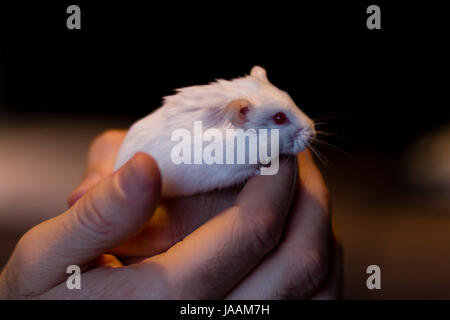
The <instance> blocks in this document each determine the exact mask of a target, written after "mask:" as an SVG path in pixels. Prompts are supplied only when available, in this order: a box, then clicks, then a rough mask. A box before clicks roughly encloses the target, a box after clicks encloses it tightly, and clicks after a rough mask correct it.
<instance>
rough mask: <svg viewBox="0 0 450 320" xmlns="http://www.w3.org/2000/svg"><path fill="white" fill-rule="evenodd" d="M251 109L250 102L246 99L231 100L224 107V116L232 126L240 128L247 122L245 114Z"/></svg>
mask: <svg viewBox="0 0 450 320" xmlns="http://www.w3.org/2000/svg"><path fill="white" fill-rule="evenodd" d="M251 108H252V106H251V104H250V102H249V101H248V100H246V99H238V100H233V101H231V102H229V103H228V104H227V105H226V107H225V109H224V113H225V115H224V116H225V118H227V119H228V120H230V122H231V123H232V124H233V125H234V126H236V127H240V126H242V125H243V124H244V123H245V122H247V113H248V112H249V111H250V109H251Z"/></svg>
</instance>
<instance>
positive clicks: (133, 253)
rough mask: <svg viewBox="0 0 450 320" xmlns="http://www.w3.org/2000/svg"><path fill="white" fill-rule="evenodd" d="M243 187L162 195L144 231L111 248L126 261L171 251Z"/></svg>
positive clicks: (139, 259)
mask: <svg viewBox="0 0 450 320" xmlns="http://www.w3.org/2000/svg"><path fill="white" fill-rule="evenodd" d="M241 189H242V187H239V188H229V189H225V190H214V191H212V192H208V193H204V194H197V195H193V196H189V197H179V198H167V199H164V198H163V199H161V201H160V204H159V205H158V208H157V209H156V211H155V213H154V215H153V216H152V218H151V219H150V220H149V223H148V224H147V226H146V227H145V228H144V229H143V230H142V232H140V233H138V234H137V235H135V236H133V237H132V238H130V239H129V240H127V241H126V242H125V243H124V244H122V245H120V246H119V247H117V248H114V249H113V250H111V253H112V254H114V255H116V256H120V258H121V261H123V262H124V263H125V264H130V263H136V262H138V261H141V260H143V259H146V258H148V257H151V256H154V255H157V254H160V253H162V252H165V251H167V250H168V249H169V248H170V247H172V246H173V245H174V244H175V243H177V242H178V241H180V240H182V239H183V238H185V237H186V236H187V235H188V234H190V233H191V232H192V231H194V230H195V229H197V228H198V227H199V226H201V225H202V224H204V223H205V222H206V221H208V220H209V219H211V218H212V217H213V216H215V215H217V214H219V213H220V212H222V211H223V210H225V209H226V208H229V207H231V206H232V205H233V203H234V201H235V200H236V197H237V195H238V194H239V191H240V190H241Z"/></svg>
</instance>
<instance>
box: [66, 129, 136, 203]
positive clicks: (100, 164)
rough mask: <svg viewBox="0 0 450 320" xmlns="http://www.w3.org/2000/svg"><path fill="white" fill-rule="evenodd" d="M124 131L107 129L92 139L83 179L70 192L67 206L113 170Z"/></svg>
mask: <svg viewBox="0 0 450 320" xmlns="http://www.w3.org/2000/svg"><path fill="white" fill-rule="evenodd" d="M126 133H127V131H126V130H109V131H106V132H105V133H102V134H101V135H100V136H98V137H97V138H96V139H95V140H94V142H93V143H92V144H91V146H90V148H89V151H88V157H87V166H86V170H85V173H84V177H83V181H82V182H81V183H80V184H79V185H78V186H77V187H76V188H75V190H73V191H72V193H71V194H70V196H69V199H68V201H67V202H68V204H69V207H71V206H72V205H73V204H74V203H75V202H76V201H77V200H78V199H80V198H81V197H82V196H83V195H84V194H85V193H86V192H87V191H88V190H89V189H90V188H91V187H92V186H94V185H95V184H96V183H98V182H99V181H100V180H101V179H103V178H104V177H106V176H108V175H110V174H111V173H112V172H113V170H114V164H115V161H116V155H117V153H118V151H119V148H120V145H121V144H122V141H123V139H124V138H125V135H126Z"/></svg>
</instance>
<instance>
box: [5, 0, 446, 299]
mask: <svg viewBox="0 0 450 320" xmlns="http://www.w3.org/2000/svg"><path fill="white" fill-rule="evenodd" d="M440 3H442V2H437V1H436V2H425V1H421V2H411V1H395V2H394V1H389V2H388V1H359V2H357V1H326V2H325V1H309V2H306V1H295V2H294V1H289V2H284V1H276V2H268V3H264V2H261V1H259V2H250V1H245V2H243V1H240V2H232V1H226V2H211V1H210V2H205V3H187V4H186V3H185V4H180V3H178V2H165V3H164V4H161V3H157V4H153V3H150V2H149V1H146V2H144V1H95V2H94V1H89V2H88V1H73V2H72V1H70V2H69V1H54V2H49V1H45V2H44V1H14V2H10V3H5V1H3V2H2V3H1V4H0V267H1V266H2V265H3V264H4V263H5V262H6V261H7V258H8V256H9V254H10V253H11V251H12V250H13V248H14V246H15V244H16V242H17V240H18V239H19V238H20V236H21V234H23V233H24V232H25V231H26V230H27V229H28V228H30V227H32V226H34V225H35V224H37V223H39V222H40V221H43V220H45V219H48V218H51V217H53V216H55V215H57V214H59V213H60V212H62V211H63V210H65V209H66V204H65V199H66V197H67V195H68V194H69V193H70V191H71V190H72V189H73V188H74V187H75V186H76V185H77V184H78V182H79V181H80V179H81V176H82V172H83V167H84V165H85V161H84V159H85V154H86V150H87V149H88V146H89V143H90V141H92V139H93V138H94V137H95V136H96V135H97V134H99V133H100V132H101V131H103V130H105V129H107V128H110V127H123V128H125V127H127V126H129V125H130V124H131V123H132V122H133V121H135V120H136V119H137V118H139V117H142V116H145V115H147V114H148V113H150V112H151V111H152V110H153V109H154V108H156V107H158V106H160V103H161V99H162V97H163V96H165V95H168V94H171V93H172V92H173V89H175V88H179V87H183V86H188V85H195V84H204V83H207V82H210V81H213V80H214V79H216V78H225V79H230V78H234V77H238V76H242V75H244V74H246V73H248V72H249V71H250V69H251V67H252V66H254V65H256V64H259V65H261V66H263V67H265V68H266V69H267V72H268V77H269V80H270V81H271V82H273V83H274V84H275V85H277V86H278V87H280V88H282V89H284V90H286V91H287V92H288V93H289V94H290V95H291V96H292V97H293V99H294V100H295V101H296V103H297V104H298V105H299V106H300V107H301V108H302V109H303V110H304V111H305V112H306V113H307V114H308V115H309V116H311V117H312V118H314V119H319V120H318V121H319V122H326V123H327V124H326V125H325V126H323V127H320V129H321V130H324V131H326V132H328V133H330V135H327V136H325V137H323V139H325V140H326V141H327V142H328V143H330V144H331V145H333V146H334V147H320V148H319V150H320V152H321V153H322V154H323V155H324V156H325V158H327V161H326V162H325V163H324V162H321V161H318V164H319V166H320V167H321V170H322V172H323V174H324V177H325V180H326V182H327V185H328V187H329V189H330V195H331V198H332V204H333V215H334V217H335V219H336V226H337V229H338V232H339V236H340V239H341V242H342V243H343V247H344V283H343V288H344V297H346V298H353V299H355V298H356V299H361V298H369V299H380V298H382V299H390V298H395V299H398V298H400V299H405V298H434V299H441V298H448V299H450V290H449V288H450V276H449V273H448V270H449V269H450V255H449V254H448V252H449V246H450V232H449V230H450V214H449V213H450V201H449V199H450V168H449V164H450V153H449V152H448V151H449V150H450V122H449V120H450V112H449V99H448V91H449V89H448V88H449V83H448V82H449V81H448V75H449V72H448V71H449V70H448V69H449V68H448V66H449V62H448V60H449V59H448V57H449V56H450V55H449V50H448V48H447V47H448V39H449V34H448V31H447V29H448V27H447V26H446V24H447V21H448V17H447V16H446V14H447V15H448V12H447V11H446V10H445V8H444V7H443V6H441V5H440ZM70 4H78V5H79V6H80V7H81V24H82V29H81V30H68V29H67V28H66V19H67V16H68V15H67V14H66V8H67V7H68V6H69V5H70ZM371 4H377V5H379V6H380V8H381V26H382V29H381V30H368V29H367V28H366V19H367V17H368V14H366V8H367V7H368V6H369V5H371ZM446 130H447V131H446ZM446 132H447V133H446ZM430 134H434V135H433V136H431V138H428V140H425V141H427V143H425V147H428V146H431V145H433V142H437V141H439V143H437V144H436V146H437V147H436V146H435V147H433V148H434V149H436V150H437V151H436V150H435V151H434V152H431V151H430V150H432V149H433V148H431V147H430V148H429V150H428V151H427V148H425V149H424V148H423V144H422V148H418V149H417V148H416V149H414V148H413V150H416V151H415V152H411V150H412V149H411V148H412V147H415V146H418V145H419V146H420V144H418V142H420V141H422V140H423V139H424V137H427V136H428V137H429V135H430ZM439 137H441V138H439ZM335 147H337V149H339V150H340V151H339V150H337V149H336V148H335ZM434 149H433V150H434ZM417 150H418V151H417ZM371 264H377V265H379V266H380V267H381V270H382V290H375V291H369V290H368V289H367V287H366V284H365V281H366V278H367V274H366V272H365V271H366V267H367V266H368V265H371Z"/></svg>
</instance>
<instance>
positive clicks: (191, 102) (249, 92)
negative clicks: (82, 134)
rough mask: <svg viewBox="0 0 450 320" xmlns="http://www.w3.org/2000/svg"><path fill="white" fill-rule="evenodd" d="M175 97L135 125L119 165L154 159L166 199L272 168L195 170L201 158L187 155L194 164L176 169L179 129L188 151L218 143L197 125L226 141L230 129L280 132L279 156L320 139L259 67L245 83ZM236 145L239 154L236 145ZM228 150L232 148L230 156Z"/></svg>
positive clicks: (229, 83)
mask: <svg viewBox="0 0 450 320" xmlns="http://www.w3.org/2000/svg"><path fill="white" fill-rule="evenodd" d="M176 91H177V93H176V94H174V95H171V96H167V97H165V98H164V103H163V105H162V106H161V107H160V108H158V109H156V110H155V111H154V112H152V113H150V114H149V115H147V116H146V117H144V118H142V119H140V120H139V121H137V122H136V123H134V124H133V125H132V127H131V128H130V130H129V131H128V133H127V135H126V137H125V140H124V141H123V143H122V146H121V148H120V150H119V153H118V155H117V159H116V164H115V169H118V168H119V167H120V166H122V165H123V164H124V163H125V162H126V161H128V160H129V159H130V158H131V157H132V156H133V155H134V154H135V153H136V152H145V153H148V154H150V155H151V156H153V157H154V158H155V159H156V161H157V163H158V166H159V169H160V170H161V176H162V185H163V187H162V194H163V196H165V197H172V196H183V195H192V194H197V193H203V192H206V191H210V190H213V189H216V188H225V187H229V186H232V185H236V184H239V183H242V182H243V181H245V180H246V179H248V178H249V177H251V176H253V175H255V174H258V170H259V169H260V168H261V166H262V165H263V163H267V160H264V161H266V162H264V161H263V160H260V161H258V163H256V164H255V163H250V162H246V163H245V164H228V162H226V163H227V164H220V163H218V162H216V163H212V164H208V163H206V162H201V163H199V162H197V164H193V163H194V162H195V152H197V151H193V152H192V154H188V155H187V156H188V157H189V159H191V157H192V158H194V161H192V164H187V163H181V164H176V163H175V162H176V161H175V162H174V161H173V149H174V147H175V146H177V145H178V146H179V145H180V142H179V141H178V142H177V141H173V140H174V139H173V133H174V132H175V131H176V130H177V129H183V130H184V132H186V133H190V135H191V137H192V139H187V140H183V141H182V142H181V143H182V144H183V143H184V144H188V146H187V147H189V150H195V148H196V147H200V150H203V149H205V147H207V146H208V145H212V144H214V142H217V141H216V140H217V139H212V138H211V137H209V139H210V141H208V139H205V135H204V134H203V131H202V132H200V133H199V131H198V130H197V131H196V130H194V121H201V125H202V130H207V129H211V128H214V129H216V132H217V131H219V132H218V133H219V134H220V133H222V134H223V137H226V136H227V134H226V131H227V129H243V130H248V129H254V131H255V132H256V133H255V134H256V135H259V132H260V131H259V129H267V130H271V129H278V133H279V153H280V154H295V153H297V152H300V151H301V150H303V149H305V148H306V147H307V146H308V143H309V141H310V139H311V138H312V137H314V136H315V128H314V123H313V121H312V120H311V119H310V118H308V116H307V115H305V114H304V113H303V112H302V111H301V110H300V109H299V108H298V107H297V106H296V104H295V103H294V101H293V100H292V99H291V97H290V96H289V95H288V94H287V93H286V92H284V91H282V90H280V89H278V88H277V87H275V86H274V85H272V84H271V83H270V82H269V80H268V79H267V75H266V71H265V70H264V69H263V68H262V67H259V66H255V67H253V68H252V70H251V72H250V75H248V76H245V77H241V78H236V79H233V80H217V81H215V82H213V83H210V84H208V85H199V86H191V87H186V88H181V89H177V90H176ZM197 123H198V122H197ZM197 129H198V128H197ZM246 132H247V131H246ZM199 135H200V136H199ZM225 140H226V139H225ZM234 141H235V140H234V138H233V142H234ZM246 143H247V146H248V142H246ZM224 144H226V141H225V143H224ZM231 145H232V148H234V151H236V149H235V148H236V146H235V145H234V143H232V144H231ZM216 146H217V145H216ZM221 146H222V144H221ZM191 147H192V149H191ZM227 148H228V145H226V147H225V153H226V152H227V150H228V149H227ZM184 150H187V149H184ZM217 150H218V149H216V151H215V152H217ZM228 151H230V150H228ZM238 151H239V150H237V151H236V153H237V152H238ZM231 152H233V150H231ZM197 155H198V154H197ZM185 156H186V155H185ZM275 156H278V154H273V152H272V154H271V155H270V157H269V158H270V159H269V160H273V159H274V158H273V157H275ZM233 157H234V156H233ZM247 160H248V159H247ZM224 162H225V161H224Z"/></svg>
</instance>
